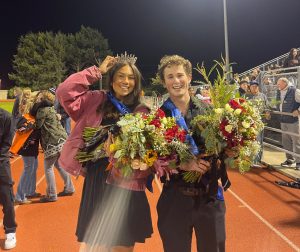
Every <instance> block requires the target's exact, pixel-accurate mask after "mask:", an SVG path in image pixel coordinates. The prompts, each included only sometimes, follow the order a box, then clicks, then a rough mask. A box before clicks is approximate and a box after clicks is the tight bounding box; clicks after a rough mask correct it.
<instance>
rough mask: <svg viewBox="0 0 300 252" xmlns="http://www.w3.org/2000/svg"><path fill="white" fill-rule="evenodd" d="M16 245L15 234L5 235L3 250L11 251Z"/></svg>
mask: <svg viewBox="0 0 300 252" xmlns="http://www.w3.org/2000/svg"><path fill="white" fill-rule="evenodd" d="M16 245H17V239H16V233H8V234H6V240H5V242H4V249H12V248H14V247H15V246H16Z"/></svg>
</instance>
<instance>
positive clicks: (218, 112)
mask: <svg viewBox="0 0 300 252" xmlns="http://www.w3.org/2000/svg"><path fill="white" fill-rule="evenodd" d="M223 111H224V109H223V108H217V109H215V112H216V114H222V113H223Z"/></svg>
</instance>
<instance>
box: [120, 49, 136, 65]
mask: <svg viewBox="0 0 300 252" xmlns="http://www.w3.org/2000/svg"><path fill="white" fill-rule="evenodd" d="M116 58H117V62H116V63H126V62H128V63H130V64H132V65H134V64H135V62H136V60H137V57H135V55H134V54H127V52H126V51H125V53H124V54H123V53H121V55H119V54H117V56H116Z"/></svg>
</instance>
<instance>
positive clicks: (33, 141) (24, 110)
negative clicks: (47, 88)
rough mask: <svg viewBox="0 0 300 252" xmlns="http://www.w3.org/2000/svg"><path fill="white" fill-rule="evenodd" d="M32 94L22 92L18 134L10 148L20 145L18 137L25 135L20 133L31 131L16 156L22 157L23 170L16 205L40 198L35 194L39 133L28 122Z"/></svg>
mask: <svg viewBox="0 0 300 252" xmlns="http://www.w3.org/2000/svg"><path fill="white" fill-rule="evenodd" d="M34 96H35V95H34V94H33V93H31V91H30V90H24V93H23V96H22V98H21V101H20V108H19V109H18V111H20V113H21V115H22V116H21V117H20V118H19V120H18V122H17V124H16V129H17V132H18V133H20V134H18V133H17V134H16V136H15V140H14V143H13V146H12V148H11V150H12V149H14V147H15V145H18V144H19V143H20V141H19V139H18V138H19V137H25V134H22V132H25V131H31V133H30V134H29V136H28V138H27V139H26V141H25V142H24V144H22V146H20V148H19V150H18V152H17V153H18V154H19V155H21V156H22V159H23V163H24V170H23V173H22V175H21V178H20V181H19V184H18V189H17V193H16V196H15V203H16V204H29V203H31V201H30V200H28V198H34V197H39V196H41V194H40V193H37V192H36V171H37V167H38V159H37V156H38V154H39V139H40V131H39V130H38V129H33V130H32V128H33V127H31V126H33V124H30V122H29V120H30V119H31V118H30V117H29V115H28V114H29V110H30V109H31V107H32V106H33V99H34ZM28 133H29V132H28Z"/></svg>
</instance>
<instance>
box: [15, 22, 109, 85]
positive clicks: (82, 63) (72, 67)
mask: <svg viewBox="0 0 300 252" xmlns="http://www.w3.org/2000/svg"><path fill="white" fill-rule="evenodd" d="M111 53H112V52H111V51H110V50H109V48H108V42H107V39H105V38H104V37H103V36H102V34H101V33H100V32H98V31H97V30H95V29H92V28H90V27H84V26H82V27H81V29H80V31H79V32H77V33H75V34H68V35H66V34H63V33H61V32H58V33H53V32H39V33H32V32H31V33H28V34H26V35H24V36H21V37H20V40H19V44H18V48H17V54H16V55H14V59H13V70H14V71H13V73H10V74H9V78H10V79H11V80H13V81H15V83H16V84H17V85H18V86H21V87H30V88H31V89H32V90H42V89H48V88H49V87H53V86H57V85H58V84H59V83H61V82H62V81H63V80H64V79H65V78H66V76H68V75H69V74H71V73H73V72H77V71H80V70H82V69H84V68H86V67H89V66H92V65H95V64H97V63H99V60H100V59H103V58H104V57H105V56H107V55H108V54H111Z"/></svg>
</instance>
